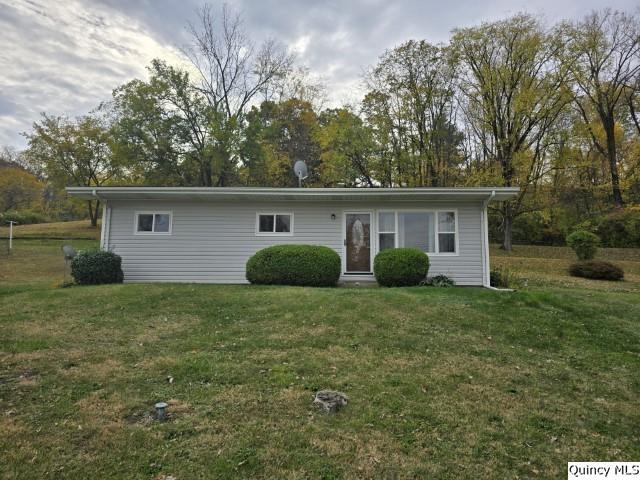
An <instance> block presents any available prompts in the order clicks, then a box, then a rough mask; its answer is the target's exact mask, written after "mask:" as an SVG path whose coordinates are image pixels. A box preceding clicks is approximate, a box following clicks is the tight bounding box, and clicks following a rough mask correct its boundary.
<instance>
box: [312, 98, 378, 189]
mask: <svg viewBox="0 0 640 480" xmlns="http://www.w3.org/2000/svg"><path fill="white" fill-rule="evenodd" d="M320 125H321V128H320V129H318V131H317V138H318V142H319V144H320V147H321V148H322V154H321V159H322V164H321V167H320V168H321V172H322V174H321V180H322V183H323V184H324V185H326V186H341V187H358V186H363V185H364V186H367V187H375V186H376V184H377V182H376V180H375V168H376V165H375V159H374V152H375V144H374V142H373V135H372V131H371V129H370V128H368V127H367V126H365V125H364V123H363V121H362V119H360V117H358V115H356V114H355V113H353V112H351V111H349V110H348V109H346V108H337V109H329V110H325V111H324V112H322V114H321V116H320Z"/></svg>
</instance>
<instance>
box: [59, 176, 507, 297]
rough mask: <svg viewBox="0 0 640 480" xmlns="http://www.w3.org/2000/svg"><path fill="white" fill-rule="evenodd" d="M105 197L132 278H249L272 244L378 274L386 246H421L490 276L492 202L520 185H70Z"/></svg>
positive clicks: (105, 245) (348, 275)
mask: <svg viewBox="0 0 640 480" xmlns="http://www.w3.org/2000/svg"><path fill="white" fill-rule="evenodd" d="M67 191H68V192H69V194H70V195H72V196H74V197H77V198H80V199H84V200H100V201H101V202H102V205H103V206H104V210H103V217H102V218H103V221H102V236H101V248H102V249H105V250H111V251H113V252H115V253H117V254H118V255H120V256H121V257H122V262H123V265H122V268H123V270H124V275H125V281H126V282H206V283H245V282H246V281H247V280H246V278H245V264H246V262H247V260H248V259H249V257H251V255H253V254H254V253H255V252H257V251H258V250H260V249H262V248H265V247H268V246H270V245H276V244H289V243H298V244H314V245H326V246H328V247H330V248H333V249H334V250H335V251H336V252H338V254H339V255H340V257H341V258H342V275H341V280H343V281H349V280H357V281H366V280H373V274H372V271H373V259H374V257H375V256H376V254H377V253H378V252H379V251H381V250H383V249H385V248H394V247H417V248H420V249H421V250H423V251H425V252H426V253H427V254H428V255H429V259H430V263H431V267H430V270H429V275H436V274H445V275H448V276H449V277H451V278H453V279H454V280H455V281H456V283H457V284H458V285H485V286H488V285H489V245H488V232H487V204H488V203H489V202H492V201H502V200H508V199H511V198H513V197H515V196H516V195H517V193H518V188H506V187H503V188H251V187H243V188H236V187H213V188H182V187H99V188H92V187H70V188H68V189H67Z"/></svg>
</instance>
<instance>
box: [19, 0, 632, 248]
mask: <svg viewBox="0 0 640 480" xmlns="http://www.w3.org/2000/svg"><path fill="white" fill-rule="evenodd" d="M189 31H190V33H191V40H192V42H191V44H190V45H189V47H187V48H185V49H184V51H183V54H184V58H185V60H187V62H188V65H187V66H183V67H181V66H177V65H170V64H168V63H167V62H165V61H164V60H162V59H156V60H154V61H153V62H152V63H151V65H150V66H149V67H148V71H149V75H148V78H147V79H144V80H142V79H135V80H132V81H130V82H128V83H126V84H124V85H121V86H119V87H118V88H116V89H115V90H114V92H113V95H112V98H111V99H110V101H108V102H104V103H103V104H101V105H100V106H99V107H98V108H96V109H95V110H94V111H93V112H91V113H89V114H87V115H85V116H83V117H80V118H75V119H70V118H66V117H57V116H50V115H46V114H43V116H42V118H41V119H40V120H39V121H38V122H36V123H35V124H34V126H33V129H32V131H31V132H28V133H26V134H25V135H26V138H27V140H28V147H27V149H26V150H25V151H24V152H23V154H22V157H23V159H24V162H25V164H26V165H28V168H29V169H30V170H31V171H32V172H34V173H36V174H37V175H39V176H40V178H41V179H43V180H46V182H48V183H51V184H54V185H58V186H62V185H71V184H73V185H86V186H92V185H96V186H99V185H113V184H120V185H122V184H142V185H145V184H146V185H172V186H234V185H241V186H278V187H294V186H297V180H296V178H295V176H294V174H293V171H292V166H293V163H294V162H295V161H296V160H298V159H301V160H304V161H305V162H307V164H308V165H309V167H310V176H309V178H308V179H307V181H306V182H305V184H306V186H308V187H338V186H340V187H363V188H377V187H450V186H474V185H482V186H519V187H520V188H521V193H520V195H519V196H518V198H517V199H515V200H513V201H509V202H503V203H501V204H499V206H497V207H496V208H495V209H494V210H493V212H492V232H493V233H494V237H497V236H498V232H499V236H500V241H501V242H502V245H503V247H504V248H506V249H511V246H512V239H513V238H514V228H515V229H516V236H517V235H522V234H523V229H526V228H527V227H528V226H529V227H531V225H533V227H531V228H532V229H536V231H537V232H540V231H547V230H549V231H551V232H552V233H550V236H551V237H553V236H554V235H560V234H561V233H562V232H564V233H566V231H567V230H568V229H570V228H572V227H573V226H575V225H576V224H578V223H580V222H584V221H585V220H588V219H593V218H596V217H597V216H601V215H605V214H607V213H608V212H618V211H620V210H621V209H623V210H628V209H629V205H633V204H638V203H640V168H639V166H640V113H639V110H640V18H639V16H638V15H637V14H632V13H626V12H619V11H612V10H602V11H595V12H592V13H590V14H588V15H586V16H585V17H584V18H582V19H578V20H574V21H568V20H567V21H560V22H558V23H556V24H554V25H547V24H545V23H544V22H543V21H541V20H540V19H539V18H537V17H535V16H532V15H528V14H518V15H514V16H511V17H508V18H505V19H503V20H499V21H495V22H487V23H482V24H480V25H478V26H474V27H469V28H460V29H455V30H454V31H453V32H452V35H451V37H450V39H449V41H448V42H446V43H444V44H432V43H429V42H427V41H425V40H408V41H406V42H404V43H402V44H401V45H398V46H396V47H394V48H392V49H389V50H387V51H385V52H384V53H382V55H381V56H380V57H379V59H378V61H377V63H376V64H375V65H373V66H371V67H370V68H368V69H367V71H366V73H365V74H364V76H363V83H364V85H365V87H366V93H365V95H364V97H363V99H362V100H361V101H360V102H359V103H357V104H353V105H343V106H340V107H332V108H325V107H324V103H325V101H324V100H325V97H326V95H325V94H326V88H325V87H324V86H323V85H322V84H321V82H317V81H315V80H314V78H313V76H311V75H309V72H308V71H307V70H305V69H302V68H299V67H296V65H295V61H294V58H293V57H292V56H291V55H289V54H288V53H287V51H286V49H284V48H283V47H281V46H280V45H279V44H278V43H276V42H275V41H273V40H267V41H265V42H263V43H260V44H257V43H255V42H254V41H253V40H252V39H251V37H250V36H249V34H248V32H247V31H246V30H245V28H244V26H243V23H242V19H241V17H240V16H239V15H237V14H235V13H234V12H232V11H231V10H229V9H228V8H227V7H223V8H222V10H221V11H220V12H214V11H213V10H212V9H211V7H208V6H205V7H203V8H202V9H201V10H200V12H199V15H198V21H197V22H196V23H194V24H191V25H189ZM625 207H626V208H625ZM98 210H99V206H98V205H96V204H95V203H94V202H89V203H88V205H87V213H88V215H89V217H90V218H91V221H92V223H93V224H95V223H96V222H97V219H98ZM632 210H633V209H632ZM545 229H546V230H545ZM547 240H548V239H547Z"/></svg>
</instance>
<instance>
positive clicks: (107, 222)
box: [91, 188, 111, 250]
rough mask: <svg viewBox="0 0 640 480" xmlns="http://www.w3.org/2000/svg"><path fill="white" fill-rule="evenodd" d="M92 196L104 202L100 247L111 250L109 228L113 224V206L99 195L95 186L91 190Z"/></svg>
mask: <svg viewBox="0 0 640 480" xmlns="http://www.w3.org/2000/svg"><path fill="white" fill-rule="evenodd" d="M91 196H93V197H94V198H95V199H97V200H100V201H101V202H102V225H101V227H100V249H101V250H109V230H110V226H111V208H110V207H109V206H108V205H107V202H106V201H105V200H104V199H103V198H101V197H100V195H98V192H97V191H96V189H95V188H94V189H93V190H91Z"/></svg>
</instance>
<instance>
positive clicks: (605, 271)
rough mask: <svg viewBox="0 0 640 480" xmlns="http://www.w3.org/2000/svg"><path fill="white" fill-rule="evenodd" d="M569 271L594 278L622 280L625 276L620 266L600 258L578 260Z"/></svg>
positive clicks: (579, 275) (576, 275)
mask: <svg viewBox="0 0 640 480" xmlns="http://www.w3.org/2000/svg"><path fill="white" fill-rule="evenodd" d="M569 273H570V274H571V275H572V276H574V277H582V278H592V279H594V280H622V279H623V278H624V272H623V271H622V269H621V268H620V267H617V266H616V265H613V264H612V263H609V262H601V261H598V260H589V261H584V262H576V263H574V264H572V265H571V266H570V267H569Z"/></svg>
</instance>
